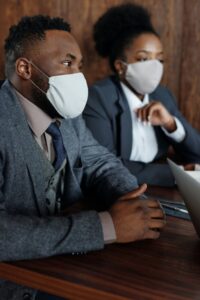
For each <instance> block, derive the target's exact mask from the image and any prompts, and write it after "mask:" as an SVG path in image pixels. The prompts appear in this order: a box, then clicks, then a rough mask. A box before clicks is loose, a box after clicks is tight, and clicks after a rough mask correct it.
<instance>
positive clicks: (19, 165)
mask: <svg viewBox="0 0 200 300" xmlns="http://www.w3.org/2000/svg"><path fill="white" fill-rule="evenodd" d="M0 116H1V117H0V132H1V138H0V261H11V260H21V259H33V258H40V257H41V258H42V257H48V256H52V255H59V254H64V253H72V252H85V251H90V250H95V249H102V248H103V247H104V241H103V235H102V227H101V223H100V219H99V217H98V214H97V212H96V211H95V210H90V211H84V212H81V213H77V214H71V215H68V216H58V215H57V216H49V215H48V211H47V209H46V204H45V203H46V198H45V187H46V185H45V176H46V174H45V169H46V164H49V165H51V164H50V162H49V161H48V160H47V159H46V157H45V156H44V154H43V152H42V150H41V149H40V147H39V146H38V144H37V142H36V141H35V139H34V138H33V136H32V133H31V131H30V129H29V126H28V124H27V121H26V118H25V115H24V112H23V110H22V108H21V106H20V104H19V101H18V100H17V98H16V95H15V93H14V91H13V90H12V88H11V87H10V84H9V83H8V82H7V81H6V82H5V83H4V84H3V86H2V88H1V90H0ZM60 130H61V134H62V137H63V142H64V145H65V148H66V152H67V166H66V171H65V191H64V195H63V199H62V200H63V205H64V206H68V205H69V204H72V203H74V202H77V201H79V200H83V201H84V195H85V194H92V195H93V196H94V197H93V202H94V204H97V206H101V207H102V208H103V209H106V208H108V207H109V206H110V205H111V204H112V203H113V202H114V201H115V200H116V199H117V198H118V197H119V196H121V195H122V194H124V193H126V192H129V191H131V190H133V189H134V188H135V187H137V181H136V178H135V177H134V176H132V175H131V174H130V172H129V171H128V170H127V169H126V168H124V166H123V165H122V163H121V162H120V160H118V159H116V157H115V156H114V155H113V154H111V153H109V152H108V150H107V149H106V148H104V147H102V146H100V145H99V144H98V143H97V141H96V140H94V139H93V137H92V135H91V133H90V132H89V130H88V129H87V128H86V126H85V123H84V121H83V120H82V118H81V117H78V118H74V119H69V120H63V121H62V122H61V126H60ZM51 167H52V166H51ZM99 204H100V205H99ZM94 206H95V205H94ZM9 287H10V289H14V288H15V289H16V290H15V293H13V294H12V293H11V292H9ZM22 291H23V288H22V290H19V291H18V289H17V288H16V286H15V285H14V287H13V285H12V284H10V285H8V284H7V283H5V282H4V283H3V282H2V281H0V295H1V296H2V295H5V297H4V298H2V299H9V300H11V299H12V300H13V299H22V298H23V297H22V296H20V295H21V293H22ZM7 293H8V294H7ZM6 295H13V297H11V296H6Z"/></svg>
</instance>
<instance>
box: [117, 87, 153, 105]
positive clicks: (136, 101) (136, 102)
mask: <svg viewBox="0 0 200 300" xmlns="http://www.w3.org/2000/svg"><path fill="white" fill-rule="evenodd" d="M120 84H121V87H122V90H123V92H124V94H125V96H126V98H127V100H128V102H129V103H131V106H132V108H133V109H137V108H140V107H143V106H145V105H147V104H149V95H148V94H145V95H144V99H143V101H141V100H140V98H138V97H137V96H136V95H135V94H134V93H133V91H132V90H131V89H129V88H128V87H127V86H126V85H125V84H124V83H123V82H122V81H120Z"/></svg>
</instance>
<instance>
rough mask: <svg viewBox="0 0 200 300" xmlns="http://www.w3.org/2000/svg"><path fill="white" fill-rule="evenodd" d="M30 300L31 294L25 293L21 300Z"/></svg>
mask: <svg viewBox="0 0 200 300" xmlns="http://www.w3.org/2000/svg"><path fill="white" fill-rule="evenodd" d="M31 299H32V297H31V294H29V293H25V294H24V295H23V300H31Z"/></svg>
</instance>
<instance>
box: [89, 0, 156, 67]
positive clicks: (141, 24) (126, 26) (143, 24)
mask: <svg viewBox="0 0 200 300" xmlns="http://www.w3.org/2000/svg"><path fill="white" fill-rule="evenodd" d="M143 33H153V34H155V35H157V36H158V34H157V33H156V31H155V29H154V28H153V25H152V23H151V19H150V15H149V12H148V11H147V10H146V9H145V8H143V7H142V6H139V5H136V4H130V3H128V4H123V5H119V6H115V7H111V8H110V9H109V10H107V11H106V12H105V14H103V15H102V16H101V17H100V18H99V19H98V20H97V22H96V23H95V25H94V32H93V37H94V41H95V48H96V50H97V52H98V54H99V55H100V56H102V57H107V58H108V59H109V62H110V66H111V68H112V69H113V71H115V68H114V61H115V60H116V59H117V58H121V59H123V60H124V59H125V57H124V50H125V49H126V48H127V47H128V46H129V45H130V43H131V42H132V41H133V39H135V38H136V37H138V36H139V35H141V34H143Z"/></svg>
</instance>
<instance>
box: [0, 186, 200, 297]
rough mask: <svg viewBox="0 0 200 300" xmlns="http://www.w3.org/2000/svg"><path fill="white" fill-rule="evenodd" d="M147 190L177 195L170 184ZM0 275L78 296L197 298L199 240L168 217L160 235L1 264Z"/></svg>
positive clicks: (182, 222)
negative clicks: (85, 251)
mask: <svg viewBox="0 0 200 300" xmlns="http://www.w3.org/2000/svg"><path fill="white" fill-rule="evenodd" d="M151 193H153V194H154V195H157V196H162V197H163V196H165V197H167V198H169V197H170V198H171V199H172V198H174V199H175V200H180V199H181V198H180V196H179V195H178V194H177V192H176V191H175V190H173V189H165V193H164V189H155V188H154V189H152V190H151ZM0 277H1V278H5V279H9V280H11V281H14V282H17V283H19V284H25V285H27V286H31V287H33V288H38V289H40V290H43V291H46V292H49V293H52V294H56V295H59V296H62V297H66V299H81V300H84V299H85V300H94V299H95V300H102V299H106V300H109V299H110V300H111V299H112V300H118V299H119V300H120V299H121V300H122V299H137V300H140V299H141V300H147V299H148V300H150V299H151V300H156V299H157V300H158V299H170V300H184V299H195V300H197V299H200V241H199V239H198V238H197V235H196V233H195V231H194V228H193V226H192V224H191V222H189V221H185V220H181V219H176V218H172V217H167V226H166V228H165V229H164V231H163V233H162V235H161V237H160V239H158V240H156V241H150V240H149V241H147V240H146V241H142V242H135V243H131V244H124V245H117V244H115V245H109V246H106V248H105V249H104V250H102V251H97V252H93V253H88V254H85V255H80V256H72V255H63V256H60V257H53V258H48V259H41V260H32V261H22V262H15V263H1V264H0Z"/></svg>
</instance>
